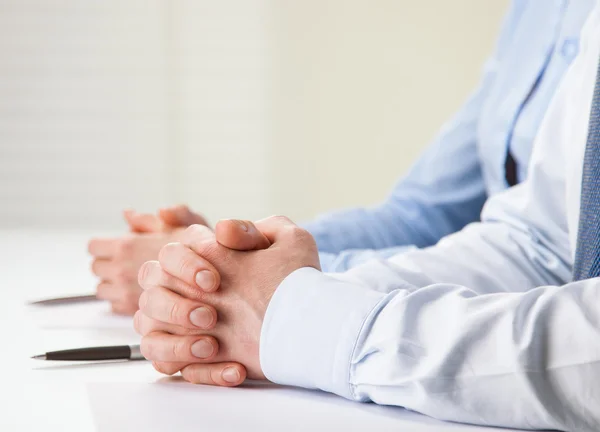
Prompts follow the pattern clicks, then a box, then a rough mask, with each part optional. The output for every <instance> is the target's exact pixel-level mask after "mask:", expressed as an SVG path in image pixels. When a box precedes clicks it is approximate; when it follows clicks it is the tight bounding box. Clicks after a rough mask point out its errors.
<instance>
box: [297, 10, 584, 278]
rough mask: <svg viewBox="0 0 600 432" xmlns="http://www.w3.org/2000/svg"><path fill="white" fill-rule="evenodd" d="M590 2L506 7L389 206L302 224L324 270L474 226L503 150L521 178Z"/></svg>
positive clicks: (501, 177) (497, 184) (501, 165)
mask: <svg viewBox="0 0 600 432" xmlns="http://www.w3.org/2000/svg"><path fill="white" fill-rule="evenodd" d="M593 4H594V1H593V0H575V1H563V0H560V1H556V0H551V1H550V0H517V1H514V2H513V3H512V5H511V9H510V11H509V12H508V15H507V17H506V18H505V22H504V24H503V27H502V30H501V34H500V36H499V38H498V42H497V46H496V48H495V52H494V53H493V54H492V56H491V58H490V59H489V60H488V61H487V62H486V65H485V67H484V70H483V75H482V77H481V81H480V84H479V86H478V88H477V89H476V90H475V92H474V93H473V94H472V96H471V97H470V98H469V100H468V101H467V102H466V103H465V105H464V106H463V107H462V109H461V110H460V111H459V112H458V113H457V114H456V115H455V116H454V118H452V119H451V120H450V121H449V122H448V123H447V124H446V125H445V126H444V127H443V128H442V130H441V132H440V133H439V135H438V136H437V138H436V139H435V140H434V142H433V143H432V144H431V145H430V146H429V148H428V149H427V150H426V151H425V152H424V153H423V154H422V155H421V157H420V158H419V160H418V161H417V162H416V163H415V164H414V165H413V167H412V168H411V169H410V171H409V172H408V174H407V175H406V176H405V177H404V178H402V179H401V180H400V181H399V182H398V183H397V185H396V186H395V188H394V189H393V191H392V193H391V194H390V195H389V197H388V199H387V200H386V201H385V202H384V203H382V204H381V205H379V206H377V207H374V208H357V209H350V210H345V211H340V212H335V213H332V214H328V215H325V216H322V217H320V218H318V219H316V220H315V221H314V222H311V223H308V224H306V225H305V228H307V229H308V231H310V232H311V234H313V236H314V237H315V239H316V241H317V244H318V246H319V250H320V251H321V252H322V253H321V266H322V268H323V270H325V271H330V272H332V271H344V270H346V269H348V268H351V267H353V266H355V265H357V264H360V263H362V262H364V261H366V260H367V259H370V258H373V257H376V256H379V257H384V258H385V257H389V256H392V255H394V254H395V253H398V252H400V251H403V250H406V249H407V247H410V245H414V246H416V247H425V246H430V245H433V244H435V243H437V242H438V241H439V240H440V239H441V238H442V237H444V236H446V235H448V234H450V233H453V232H456V231H458V230H460V229H461V228H463V227H464V226H465V225H467V224H468V223H471V222H475V221H477V220H479V216H480V213H481V209H482V207H483V204H484V202H485V201H486V199H487V197H488V196H491V195H493V194H495V193H497V192H500V191H503V190H505V189H506V188H507V187H508V184H507V182H506V176H505V161H506V156H507V152H508V150H509V148H510V151H511V153H512V155H513V156H514V159H515V160H516V162H517V167H518V178H519V180H521V181H522V180H524V179H525V178H526V177H527V174H528V168H527V167H528V162H529V157H530V155H531V148H532V143H533V139H534V137H535V136H536V133H537V131H538V128H539V125H540V123H541V121H542V119H543V118H544V114H545V113H546V109H547V107H548V105H549V103H550V100H551V98H552V96H553V95H554V93H555V91H556V88H557V86H558V84H559V82H560V80H561V78H562V76H563V75H564V73H565V71H566V70H567V68H568V67H569V65H570V64H571V62H572V60H573V59H574V58H575V56H576V55H577V52H578V46H579V33H580V30H581V27H582V25H583V23H584V21H585V19H586V17H587V15H588V13H589V11H590V9H591V7H592V5H593ZM440 69H441V70H443V65H440ZM432 99H433V100H434V99H435V98H434V97H432Z"/></svg>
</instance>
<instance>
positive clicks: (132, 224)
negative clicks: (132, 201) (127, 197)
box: [123, 210, 163, 233]
mask: <svg viewBox="0 0 600 432" xmlns="http://www.w3.org/2000/svg"><path fill="white" fill-rule="evenodd" d="M123 216H124V217H125V221H126V222H127V224H128V225H129V229H130V230H131V231H132V232H135V233H150V232H159V231H162V228H163V226H162V225H163V224H162V222H161V220H160V219H159V218H158V217H156V216H155V215H153V214H149V213H138V212H136V211H134V210H125V211H124V212H123Z"/></svg>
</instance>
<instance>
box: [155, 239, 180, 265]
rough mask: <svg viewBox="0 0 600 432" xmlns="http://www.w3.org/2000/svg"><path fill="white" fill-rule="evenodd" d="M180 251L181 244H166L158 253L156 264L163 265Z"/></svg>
mask: <svg viewBox="0 0 600 432" xmlns="http://www.w3.org/2000/svg"><path fill="white" fill-rule="evenodd" d="M179 251H181V243H167V244H166V245H164V246H163V247H162V248H160V251H159V252H158V262H159V263H161V264H164V262H165V261H166V260H168V259H169V258H171V256H173V255H175V254H177V253H178V252H179Z"/></svg>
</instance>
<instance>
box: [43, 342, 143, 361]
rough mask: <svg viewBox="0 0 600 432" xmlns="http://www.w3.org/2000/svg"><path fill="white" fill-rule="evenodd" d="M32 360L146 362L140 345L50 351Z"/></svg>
mask: <svg viewBox="0 0 600 432" xmlns="http://www.w3.org/2000/svg"><path fill="white" fill-rule="evenodd" d="M31 358H32V359H36V360H59V361H99V360H145V358H144V356H143V355H142V353H141V352H140V346H139V345H117V346H100V347H89V348H76V349H69V350H61V351H50V352H47V353H46V354H41V355H36V356H33V357H31Z"/></svg>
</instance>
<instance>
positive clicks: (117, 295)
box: [88, 205, 214, 315]
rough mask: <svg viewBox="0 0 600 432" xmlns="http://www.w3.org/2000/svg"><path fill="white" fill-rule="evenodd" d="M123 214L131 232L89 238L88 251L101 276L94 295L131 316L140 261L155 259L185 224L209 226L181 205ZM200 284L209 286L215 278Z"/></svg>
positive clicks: (131, 211)
mask: <svg viewBox="0 0 600 432" xmlns="http://www.w3.org/2000/svg"><path fill="white" fill-rule="evenodd" d="M124 217H125V220H126V221H127V224H128V225H129V228H130V231H131V232H130V233H128V234H125V235H123V236H122V237H116V238H95V239H92V240H90V242H89V244H88V250H89V252H90V254H91V255H92V256H93V258H94V260H93V262H92V272H93V273H94V274H95V275H96V276H98V278H99V279H100V283H99V284H98V286H97V288H96V295H97V297H98V298H100V299H103V300H108V301H109V302H110V303H111V306H112V310H113V312H114V313H118V314H122V315H133V314H134V313H135V312H136V311H137V310H138V301H139V297H140V294H141V288H140V286H139V284H138V277H137V276H138V271H139V269H140V267H141V266H142V264H143V263H144V262H146V261H151V260H156V259H157V257H158V252H159V251H160V249H161V248H162V247H163V246H164V245H166V244H167V243H171V242H175V241H178V240H179V237H180V236H181V235H182V234H183V231H184V230H185V228H186V227H188V226H190V225H193V224H199V225H204V226H208V222H207V221H206V219H205V218H204V217H203V216H201V215H199V214H197V213H194V212H192V211H191V210H190V209H189V208H188V207H186V206H183V205H180V206H176V207H170V208H164V209H160V210H159V212H158V214H157V215H154V214H148V213H137V212H135V211H133V210H126V211H125V212H124ZM201 277H202V276H201ZM202 283H203V284H208V285H210V284H211V283H213V284H214V280H213V281H212V282H211V281H210V280H206V281H202Z"/></svg>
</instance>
